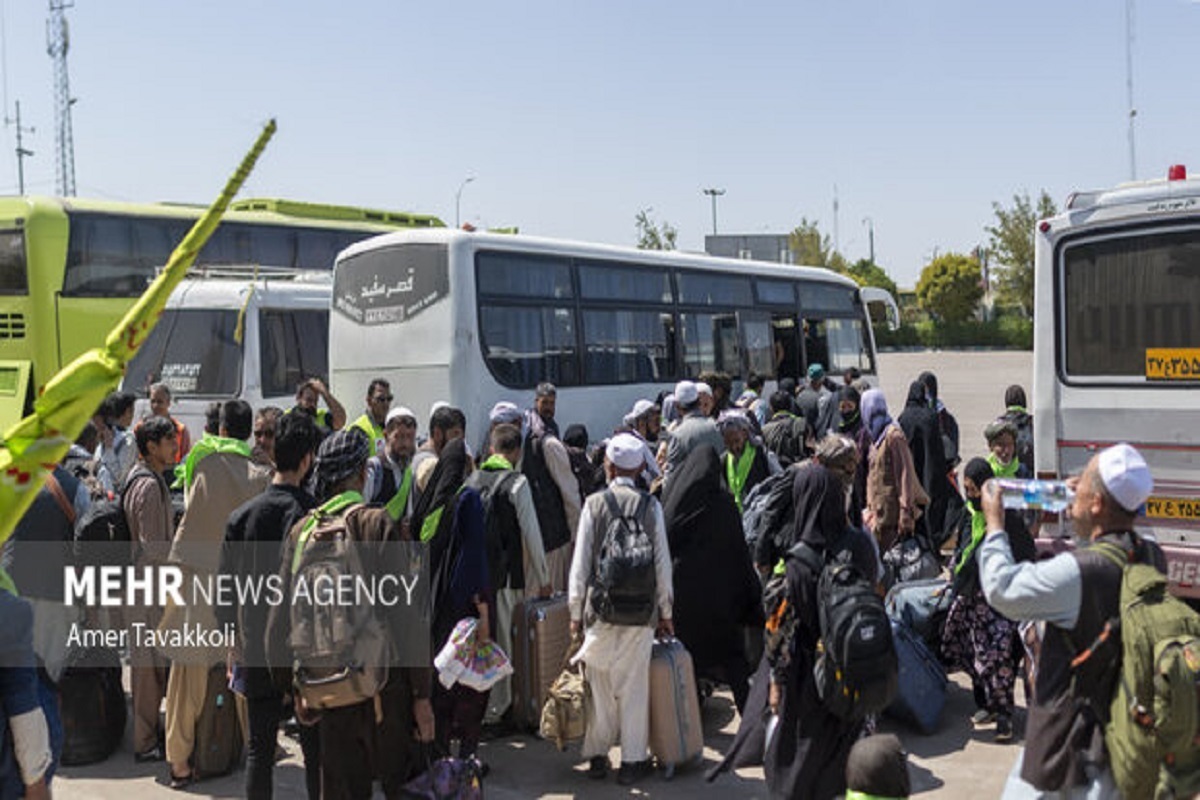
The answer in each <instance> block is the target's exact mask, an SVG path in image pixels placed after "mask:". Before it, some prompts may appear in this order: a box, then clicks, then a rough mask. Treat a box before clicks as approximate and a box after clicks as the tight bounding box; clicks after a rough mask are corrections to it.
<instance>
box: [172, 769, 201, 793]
mask: <svg viewBox="0 0 1200 800" xmlns="http://www.w3.org/2000/svg"><path fill="white" fill-rule="evenodd" d="M195 782H196V773H195V772H188V774H187V775H176V774H175V771H174V770H171V769H168V770H167V785H168V786H170V787H171V788H172V789H175V790H177V791H181V790H183V789H186V788H187V787H189V786H191V785H192V784H193V783H195Z"/></svg>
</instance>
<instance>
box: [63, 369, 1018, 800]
mask: <svg viewBox="0 0 1200 800" xmlns="http://www.w3.org/2000/svg"><path fill="white" fill-rule="evenodd" d="M926 369H929V370H932V371H933V372H934V373H935V374H937V376H938V379H939V382H940V391H941V397H942V399H943V400H944V402H945V403H946V405H947V407H948V408H950V410H951V411H952V412H953V413H954V415H955V416H956V417H957V419H958V423H959V427H960V431H961V440H962V451H963V452H962V455H963V458H964V460H966V459H968V458H970V457H972V456H975V455H983V454H984V452H985V449H986V448H985V444H984V441H983V428H984V426H985V425H986V424H987V423H988V422H990V421H991V420H992V419H994V418H995V417H996V416H998V415H999V414H1001V413H1003V411H1004V390H1005V388H1006V387H1007V386H1008V385H1009V384H1012V383H1020V384H1022V385H1023V386H1024V387H1025V389H1026V392H1029V391H1030V388H1031V387H1030V384H1031V379H1032V373H1031V370H1032V357H1031V354H1029V353H1014V352H988V351H980V352H928V351H926V352H912V353H908V352H905V353H884V354H881V356H880V373H881V386H882V388H883V390H884V393H885V394H886V396H887V398H888V401H889V408H890V410H891V412H892V415H893V416H895V417H898V416H899V414H900V412H901V410H902V409H903V405H904V398H905V397H906V396H907V394H908V385H909V383H910V382H911V381H912V380H914V379H915V378H916V376H917V375H918V374H919V373H920V372H921V371H922V370H926ZM951 681H952V682H951V685H950V687H949V691H948V694H947V699H946V707H945V710H944V712H943V714H942V720H941V725H940V728H939V730H938V731H937V732H936V733H935V734H933V735H930V736H924V735H921V734H919V733H917V732H915V731H913V730H911V729H909V728H907V727H905V726H903V725H901V724H899V723H896V722H893V721H891V720H889V719H888V718H886V717H885V718H884V719H883V722H882V725H881V729H882V730H885V731H886V730H890V731H893V732H895V733H896V734H897V735H899V736H900V738H901V740H902V741H903V742H904V746H905V748H906V749H907V750H908V753H909V756H910V758H909V770H910V774H911V777H912V784H913V793H914V795H919V796H920V797H922V798H931V799H932V798H964V797H971V798H978V799H979V800H983V798H991V797H998V796H999V795H1000V792H1001V789H1002V787H1003V785H1004V780H1005V777H1006V776H1007V774H1008V772H1009V770H1010V769H1011V768H1012V765H1013V762H1014V760H1015V759H1016V756H1017V752H1018V747H1019V745H1020V742H1021V739H1022V735H1023V732H1024V722H1025V714H1024V698H1023V693H1022V691H1021V686H1020V682H1018V686H1017V705H1018V711H1017V715H1016V720H1015V727H1016V733H1017V739H1016V742H1014V743H1010V744H996V743H995V742H993V741H992V737H993V731H994V728H993V727H990V726H989V727H984V728H974V727H973V726H972V724H971V722H970V715H971V714H972V713H974V711H975V705H974V701H973V700H972V697H971V691H970V683H969V681H967V680H966V678H965V676H963V675H955V676H952V679H951ZM703 720H704V731H705V749H704V763H703V764H702V765H698V766H696V767H693V768H691V769H688V770H683V771H681V772H680V773H679V774H678V775H676V776H675V778H674V779H673V780H671V781H666V780H664V778H663V776H662V774H661V773H659V774H656V775H654V776H652V777H650V778H647V779H645V780H644V781H642V782H640V783H638V784H636V785H634V786H633V787H629V788H626V787H621V786H618V785H617V783H616V781H615V779H614V777H610V778H609V780H607V781H605V782H603V783H601V782H596V781H590V780H588V778H587V777H586V776H585V774H584V772H583V770H584V767H585V765H584V764H583V763H582V761H581V759H580V758H579V756H578V752H577V751H571V750H568V751H567V752H566V753H559V752H558V751H556V750H555V749H554V747H553V746H551V745H550V744H549V743H547V742H543V741H540V740H538V739H535V738H533V737H531V736H523V735H522V736H512V737H508V738H504V739H498V740H494V741H489V742H485V743H484V744H483V745H482V746H481V749H480V755H481V756H482V757H483V758H484V759H485V760H486V761H487V762H488V764H489V766H490V767H491V773H490V775H489V776H488V779H487V781H486V782H485V793H486V796H487V797H489V798H500V800H509V799H510V798H511V799H512V800H516V799H517V798H535V797H536V798H571V797H581V798H589V799H590V798H616V797H651V798H664V799H667V798H680V800H684V799H686V800H693V799H697V800H698V799H700V798H765V797H766V796H767V794H766V788H765V785H764V783H763V776H762V770H761V769H760V768H753V769H744V770H739V771H737V772H736V773H732V774H726V775H723V776H721V777H720V778H718V779H717V780H716V781H715V782H713V783H707V782H705V780H704V778H703V773H704V771H705V770H707V769H708V767H710V766H712V765H713V764H715V763H716V762H717V761H719V760H720V758H721V755H722V754H723V753H724V752H725V751H726V750H727V749H728V747H729V745H730V743H731V742H732V741H733V736H734V734H735V733H736V731H737V724H738V717H737V713H736V711H735V709H734V707H733V702H732V698H731V697H730V696H729V694H728V692H718V693H717V694H716V695H714V696H713V697H712V698H710V699H709V700H708V701H707V702H706V703H705V705H704V708H703ZM131 730H132V725H130V726H128V727H127V729H126V737H125V740H124V742H122V744H121V747H120V748H119V750H118V751H117V752H116V753H115V754H114V755H113V756H112V757H111V758H109V759H108V760H107V761H104V762H102V763H99V764H95V765H91V766H88V767H79V768H71V769H63V770H62V771H61V773H60V776H59V777H58V778H57V779H56V780H55V781H54V784H53V791H54V796H55V797H56V798H60V799H61V798H66V799H67V800H155V799H158V798H161V799H162V800H166V799H167V798H179V797H181V796H188V795H190V796H193V797H211V798H240V797H243V792H242V781H243V773H242V772H241V771H240V770H239V771H237V772H234V773H233V774H231V775H229V776H226V777H224V778H218V779H212V780H208V781H204V782H202V783H197V784H194V785H193V786H191V787H190V788H189V789H188V790H187V791H186V792H182V793H181V792H175V791H172V790H171V789H169V788H168V787H167V786H166V783H165V778H166V773H167V768H166V766H165V765H164V764H149V765H143V764H135V763H134V761H133V750H132V744H131V741H130V737H131ZM280 743H281V745H282V746H283V747H284V749H285V750H286V751H287V757H286V758H284V759H282V760H281V761H279V762H278V764H277V765H276V770H275V796H276V797H279V798H302V797H304V772H303V762H302V760H301V758H300V753H299V745H298V744H297V743H296V742H294V741H293V740H291V739H290V738H288V737H286V736H282V735H281V736H280ZM617 758H618V756H617V752H616V751H615V750H614V752H613V754H612V760H613V761H614V763H615V762H616V760H617ZM380 796H381V795H380Z"/></svg>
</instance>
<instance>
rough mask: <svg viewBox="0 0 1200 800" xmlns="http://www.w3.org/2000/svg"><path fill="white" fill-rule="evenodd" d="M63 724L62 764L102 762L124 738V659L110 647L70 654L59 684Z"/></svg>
mask: <svg viewBox="0 0 1200 800" xmlns="http://www.w3.org/2000/svg"><path fill="white" fill-rule="evenodd" d="M58 691H59V696H60V698H61V699H60V708H61V712H62V724H63V747H62V758H61V761H62V764H63V766H66V767H77V766H83V765H85V764H94V763H96V762H97V761H103V760H104V759H106V758H108V757H109V756H111V755H112V754H113V751H115V750H116V749H117V748H118V747H120V746H121V741H122V740H123V739H124V738H125V722H126V718H127V710H126V708H125V690H124V689H123V688H122V687H121V657H120V656H119V655H118V654H117V651H116V650H114V649H112V648H110V647H95V648H89V649H84V650H78V651H75V652H73V653H71V654H70V655H69V656H68V659H67V668H66V670H65V671H64V672H63V674H62V677H61V678H59V681H58Z"/></svg>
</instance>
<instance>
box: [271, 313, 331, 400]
mask: <svg viewBox="0 0 1200 800" xmlns="http://www.w3.org/2000/svg"><path fill="white" fill-rule="evenodd" d="M328 354H329V312H327V311H285V310H280V309H263V310H262V311H261V312H260V313H259V360H260V364H261V369H262V393H263V397H277V396H284V397H286V396H288V395H290V394H291V393H292V391H293V390H294V389H295V388H296V384H298V383H299V382H300V381H301V380H303V379H304V378H308V377H312V376H321V375H328V374H329V369H328V367H329V355H328Z"/></svg>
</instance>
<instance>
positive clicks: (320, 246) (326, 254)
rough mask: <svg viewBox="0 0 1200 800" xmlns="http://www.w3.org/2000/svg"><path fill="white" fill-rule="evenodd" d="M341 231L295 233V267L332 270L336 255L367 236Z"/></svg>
mask: <svg viewBox="0 0 1200 800" xmlns="http://www.w3.org/2000/svg"><path fill="white" fill-rule="evenodd" d="M369 235H370V234H364V233H350V232H341V231H317V230H311V229H301V230H298V231H296V266H297V267H299V268H300V269H330V270H331V269H333V262H334V259H336V258H337V254H338V253H339V252H341V251H342V250H344V249H345V248H347V247H349V246H350V245H352V244H354V243H355V242H357V241H359V240H361V239H363V238H365V237H366V236H369Z"/></svg>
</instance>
